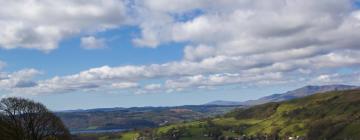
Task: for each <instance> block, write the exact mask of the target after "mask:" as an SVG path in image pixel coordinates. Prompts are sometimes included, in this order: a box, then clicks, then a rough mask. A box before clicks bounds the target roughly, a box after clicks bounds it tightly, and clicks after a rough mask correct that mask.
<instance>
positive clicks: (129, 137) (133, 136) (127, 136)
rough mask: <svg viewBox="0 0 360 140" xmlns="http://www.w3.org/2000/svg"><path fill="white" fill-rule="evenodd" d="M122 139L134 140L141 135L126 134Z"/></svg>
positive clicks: (135, 133)
mask: <svg viewBox="0 0 360 140" xmlns="http://www.w3.org/2000/svg"><path fill="white" fill-rule="evenodd" d="M121 136H122V137H121V138H120V140H134V139H135V138H137V137H139V133H137V132H126V133H123V134H122V135H121Z"/></svg>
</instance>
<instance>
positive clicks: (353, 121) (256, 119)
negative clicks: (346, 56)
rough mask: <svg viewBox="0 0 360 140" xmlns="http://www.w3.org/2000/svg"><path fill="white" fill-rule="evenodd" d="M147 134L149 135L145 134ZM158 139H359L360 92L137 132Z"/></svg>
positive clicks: (337, 93)
mask: <svg viewBox="0 0 360 140" xmlns="http://www.w3.org/2000/svg"><path fill="white" fill-rule="evenodd" d="M149 132H150V133H149ZM140 134H142V135H143V136H144V137H157V138H158V139H187V140H189V139H193V140H201V139H214V138H215V139H217V138H240V137H243V138H244V136H246V137H247V138H250V137H252V138H254V137H257V138H260V139H266V137H267V139H276V138H277V139H279V138H281V139H289V138H290V137H299V138H302V139H309V140H323V139H327V140H329V139H353V140H358V139H360V90H348V91H333V92H328V93H321V94H315V95H312V96H308V97H305V98H301V99H295V100H291V101H285V102H279V103H267V104H263V105H258V106H254V107H252V108H248V109H237V110H234V111H233V112H231V113H228V114H227V115H225V116H224V117H219V118H214V119H208V120H202V121H196V122H191V123H184V124H177V125H169V126H165V127H160V128H158V129H156V130H155V131H154V132H151V131H147V132H141V133H140Z"/></svg>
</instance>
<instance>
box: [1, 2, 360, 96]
mask: <svg viewBox="0 0 360 140" xmlns="http://www.w3.org/2000/svg"><path fill="white" fill-rule="evenodd" d="M41 2H42V1H29V2H28V4H32V5H34V7H36V6H38V7H39V8H38V11H37V10H36V9H35V10H31V11H34V13H26V12H21V10H20V12H19V14H16V15H12V14H10V15H7V16H5V14H4V15H1V16H0V17H8V18H0V21H1V22H0V24H4V26H3V27H4V28H5V30H3V31H0V44H1V46H2V47H3V48H16V47H26V48H37V49H40V50H52V49H54V48H56V47H57V46H56V44H57V43H58V42H59V41H60V40H61V39H62V38H64V37H66V36H68V35H74V34H80V33H83V32H96V31H102V30H107V29H111V28H116V27H118V26H121V24H123V23H124V20H125V19H126V20H127V21H129V24H131V25H134V26H137V27H139V29H140V33H139V36H137V37H135V38H133V39H132V42H133V43H134V45H136V46H138V47H151V48H156V47H159V46H161V45H162V44H166V43H185V44H186V46H185V47H184V50H183V51H184V57H183V59H181V60H178V61H173V62H167V63H162V64H149V65H128V66H116V67H109V66H103V67H98V68H92V69H88V70H84V71H82V72H79V73H75V74H72V75H65V76H57V77H53V78H49V79H44V80H37V81H33V80H31V79H26V78H25V80H23V81H22V82H13V84H10V85H12V86H8V87H16V88H14V89H13V91H15V92H18V91H21V92H31V93H66V92H74V91H82V90H92V89H130V90H134V92H136V93H146V92H147V91H155V92H159V91H181V90H183V89H192V88H202V87H217V86H226V85H231V84H240V85H251V84H255V85H257V84H289V83H299V82H302V83H304V84H305V83H316V82H317V83H319V84H320V83H335V82H344V81H359V79H358V78H357V77H358V76H356V75H357V74H356V73H355V72H351V74H353V75H355V76H353V77H352V76H346V75H343V74H341V72H339V71H340V70H341V69H344V68H346V69H350V70H351V71H355V70H357V69H359V67H360V62H359V61H358V60H360V50H359V48H360V47H359V44H360V16H359V15H360V14H359V13H360V10H358V9H356V8H355V7H354V6H353V2H354V1H353V0H342V1H339V0H316V1H314V0H301V1H298V0H291V1H290V0H228V1H216V0H203V1H191V0H173V1H168V0H157V1H153V0H144V1H132V2H129V1H127V2H124V1H116V0H109V1H87V2H82V1H61V2H52V1H51V2H50V1H49V2H47V3H44V4H42V3H41ZM128 2H129V3H131V4H130V5H129V3H128ZM3 3H4V2H3ZM11 3H12V4H13V5H20V4H18V3H17V2H11ZM52 3H57V4H59V5H60V6H59V7H56V8H55V10H48V9H46V8H45V6H47V7H48V6H49V5H50V7H51V6H53V5H51V4H52ZM124 3H126V4H124ZM169 3H172V4H169ZM173 3H176V4H173ZM62 4H67V5H70V6H63V5H62ZM126 6H128V7H126ZM9 7H10V6H9ZM53 7H54V6H53ZM15 9H16V8H15ZM17 9H19V8H17ZM11 10H12V9H9V8H5V10H3V11H7V12H8V13H11ZM42 11H51V12H49V13H46V12H42ZM63 11H65V15H66V16H63V15H62V14H58V12H63ZM0 13H5V12H0ZM124 13H126V14H128V15H124ZM23 14H24V15H23ZM25 14H29V15H33V16H29V15H26V17H28V18H26V22H27V23H26V24H24V23H21V22H18V21H19V20H21V21H24V19H25ZM43 14H45V15H43ZM47 16H51V17H56V18H54V20H55V19H59V20H60V21H58V20H56V21H51V20H50V21H49V20H44V19H45V17H47ZM22 18H24V19H22ZM10 19H11V20H10ZM10 21H11V22H10ZM40 36H46V37H45V38H42V37H40ZM81 40H82V46H83V47H84V48H92V49H93V48H99V47H103V46H105V43H104V40H102V39H98V38H95V37H92V36H89V37H84V38H82V39H81ZM44 44H45V45H44ZM39 46H42V47H39ZM351 74H349V75H351ZM5 75H6V74H5ZM7 75H8V76H3V77H9V74H7ZM10 75H11V74H10ZM314 77H316V78H315V79H314ZM341 77H346V78H341ZM334 79H342V80H334ZM154 80H155V81H156V83H153V82H152V81H154ZM10 83H11V82H10ZM141 83H147V84H141ZM16 85H17V86H16Z"/></svg>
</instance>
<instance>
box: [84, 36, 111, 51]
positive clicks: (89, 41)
mask: <svg viewBox="0 0 360 140" xmlns="http://www.w3.org/2000/svg"><path fill="white" fill-rule="evenodd" d="M81 47H83V48H84V49H88V50H93V49H101V48H105V47H106V43H105V39H102V38H100V39H98V38H95V37H93V36H88V37H83V38H81Z"/></svg>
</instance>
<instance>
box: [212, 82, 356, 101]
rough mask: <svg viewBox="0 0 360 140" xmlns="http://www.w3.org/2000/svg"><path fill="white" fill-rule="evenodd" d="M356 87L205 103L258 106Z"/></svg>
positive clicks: (306, 89) (328, 87)
mask: <svg viewBox="0 0 360 140" xmlns="http://www.w3.org/2000/svg"><path fill="white" fill-rule="evenodd" d="M356 88H358V87H357V86H350V85H323V86H305V87H302V88H299V89H295V90H292V91H288V92H285V93H283V94H273V95H270V96H265V97H262V98H259V99H256V100H249V101H244V102H234V101H214V102H210V103H207V105H246V106H253V105H260V104H264V103H269V102H281V101H287V100H291V99H296V98H301V97H306V96H309V95H313V94H315V93H322V92H328V91H342V90H350V89H356Z"/></svg>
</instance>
